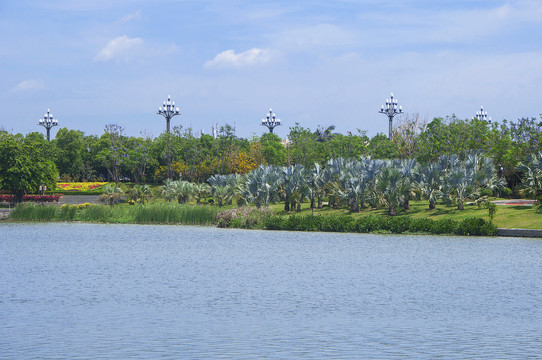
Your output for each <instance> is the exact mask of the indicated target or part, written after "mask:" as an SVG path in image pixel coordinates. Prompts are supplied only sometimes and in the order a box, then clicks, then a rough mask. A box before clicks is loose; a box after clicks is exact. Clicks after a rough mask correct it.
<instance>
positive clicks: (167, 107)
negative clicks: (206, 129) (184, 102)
mask: <svg viewBox="0 0 542 360" xmlns="http://www.w3.org/2000/svg"><path fill="white" fill-rule="evenodd" d="M157 114H159V115H162V116H163V117H165V118H166V131H167V132H168V133H169V122H170V120H171V118H172V117H174V116H176V115H181V113H180V112H179V108H176V107H175V101H171V96H169V95H168V96H167V101H164V104H163V106H160V107H159V108H158V113H157Z"/></svg>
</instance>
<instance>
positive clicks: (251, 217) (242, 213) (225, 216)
mask: <svg viewBox="0 0 542 360" xmlns="http://www.w3.org/2000/svg"><path fill="white" fill-rule="evenodd" d="M271 217H272V210H270V209H265V208H261V209H257V208H250V207H241V208H237V209H228V210H223V211H221V212H219V213H218V214H217V215H216V223H217V226H218V227H221V228H227V227H233V228H242V229H253V228H262V227H265V219H267V218H271Z"/></svg>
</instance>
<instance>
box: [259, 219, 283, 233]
mask: <svg viewBox="0 0 542 360" xmlns="http://www.w3.org/2000/svg"><path fill="white" fill-rule="evenodd" d="M284 222H285V221H284V218H283V217H281V216H270V217H268V218H266V219H264V222H263V226H264V228H265V229H267V230H284Z"/></svg>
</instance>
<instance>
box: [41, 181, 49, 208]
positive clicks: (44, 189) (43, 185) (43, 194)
mask: <svg viewBox="0 0 542 360" xmlns="http://www.w3.org/2000/svg"><path fill="white" fill-rule="evenodd" d="M46 190H47V185H45V184H44V183H42V184H41V185H40V191H41V206H43V198H44V197H45V191H46Z"/></svg>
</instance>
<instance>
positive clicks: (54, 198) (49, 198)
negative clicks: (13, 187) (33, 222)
mask: <svg viewBox="0 0 542 360" xmlns="http://www.w3.org/2000/svg"><path fill="white" fill-rule="evenodd" d="M61 197H62V194H59V195H23V201H32V202H58V200H60V198H61Z"/></svg>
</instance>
